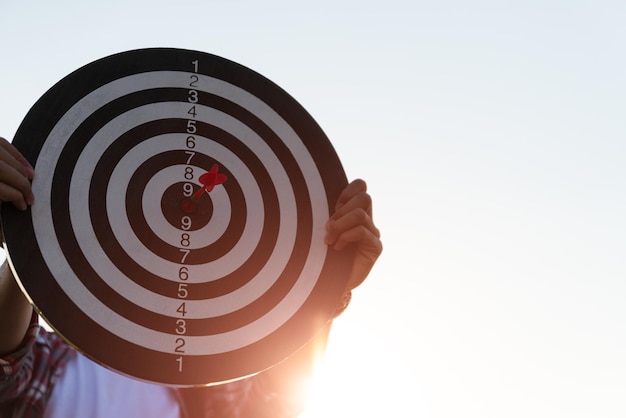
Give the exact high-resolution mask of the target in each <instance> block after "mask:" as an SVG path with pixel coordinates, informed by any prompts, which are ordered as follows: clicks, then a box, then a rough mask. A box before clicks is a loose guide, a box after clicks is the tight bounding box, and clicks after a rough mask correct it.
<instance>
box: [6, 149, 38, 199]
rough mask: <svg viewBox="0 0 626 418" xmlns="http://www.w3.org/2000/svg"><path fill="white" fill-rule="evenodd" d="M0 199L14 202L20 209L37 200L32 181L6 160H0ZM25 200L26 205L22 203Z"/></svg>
mask: <svg viewBox="0 0 626 418" xmlns="http://www.w3.org/2000/svg"><path fill="white" fill-rule="evenodd" d="M0 185H1V186H2V189H1V190H0V201H5V202H13V203H15V205H16V206H17V207H18V208H19V209H25V207H24V205H26V204H28V205H32V204H33V203H34V201H35V197H34V195H33V191H32V189H31V185H30V181H29V179H28V178H27V177H25V176H24V174H23V173H21V172H20V171H18V170H17V169H15V168H14V167H13V166H12V165H10V164H9V163H8V162H6V161H2V160H0ZM22 202H24V205H22Z"/></svg>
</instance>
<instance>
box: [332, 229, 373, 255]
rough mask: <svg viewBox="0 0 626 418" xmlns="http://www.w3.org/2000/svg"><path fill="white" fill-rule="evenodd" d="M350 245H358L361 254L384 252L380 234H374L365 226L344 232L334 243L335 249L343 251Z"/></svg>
mask: <svg viewBox="0 0 626 418" xmlns="http://www.w3.org/2000/svg"><path fill="white" fill-rule="evenodd" d="M350 244H358V245H359V251H360V252H366V253H369V252H372V253H373V254H375V255H377V254H379V253H380V252H379V250H380V251H382V243H381V241H380V236H379V234H376V233H374V232H372V231H371V230H370V229H368V228H366V227H365V226H364V225H358V226H355V227H354V228H351V229H348V230H345V231H342V232H341V233H340V234H339V235H337V237H336V238H335V240H334V242H333V243H332V246H333V249H335V250H337V251H341V250H343V249H344V248H346V247H347V246H348V245H350Z"/></svg>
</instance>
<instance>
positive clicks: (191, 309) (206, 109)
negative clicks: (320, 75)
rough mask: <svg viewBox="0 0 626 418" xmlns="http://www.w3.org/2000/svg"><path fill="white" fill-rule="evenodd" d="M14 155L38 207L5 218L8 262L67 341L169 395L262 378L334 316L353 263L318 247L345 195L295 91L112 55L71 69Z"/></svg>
mask: <svg viewBox="0 0 626 418" xmlns="http://www.w3.org/2000/svg"><path fill="white" fill-rule="evenodd" d="M13 144H14V145H15V146H16V147H17V148H18V149H19V150H20V151H21V152H22V153H23V154H24V156H25V157H26V158H27V159H28V160H29V161H30V162H31V164H32V165H33V166H34V168H35V172H36V175H35V178H34V180H33V183H32V187H33V192H34V194H35V198H36V201H35V203H34V205H32V206H31V207H30V208H29V209H28V210H27V211H24V212H21V211H18V210H16V209H15V208H13V206H12V205H9V204H6V205H3V207H2V223H3V224H2V226H3V229H4V235H5V240H6V251H7V257H8V259H9V261H10V264H11V267H12V269H13V271H14V274H15V275H16V277H17V279H18V281H19V282H20V284H21V286H22V288H23V290H24V292H25V294H26V295H27V297H28V298H29V299H30V301H31V302H32V303H33V305H34V306H35V308H36V310H37V312H38V313H39V314H40V315H42V316H43V317H44V318H45V319H46V320H47V321H48V322H49V323H50V324H51V326H52V327H53V328H54V329H55V330H56V331H57V332H58V333H59V334H60V335H61V336H63V337H64V338H65V339H66V340H67V342H68V343H70V344H71V345H72V346H74V347H76V348H77V349H78V350H79V351H81V352H82V353H84V354H85V355H87V356H88V357H90V358H92V359H94V360H96V361H97V362H99V363H101V364H103V365H104V366H106V367H109V368H111V369H113V370H116V371H118V372H120V373H122V374H125V375H127V376H130V377H134V378H136V379H140V380H144V381H149V382H155V383H159V384H164V385H170V386H194V385H206V384H212V383H219V382H225V381H229V380H234V379H239V378H242V377H246V376H249V375H252V374H255V373H258V372H260V371H263V370H265V369H267V368H269V367H271V366H272V365H274V364H277V363H279V362H280V361H282V360H283V359H285V358H287V357H288V356H289V355H291V354H292V353H293V352H295V351H296V350H297V349H298V348H300V347H301V346H303V345H304V344H306V343H307V342H308V341H309V340H310V339H311V338H313V337H314V336H315V335H316V333H318V332H319V330H320V329H322V328H323V326H324V325H325V323H327V321H328V320H329V319H330V318H331V316H332V313H333V310H334V309H335V307H336V306H337V304H338V301H339V300H340V299H341V295H342V293H343V291H344V289H345V286H346V280H347V272H348V269H349V263H348V262H347V260H346V257H345V256H343V255H342V254H341V253H338V252H335V251H333V250H331V249H329V248H328V247H327V246H326V245H325V244H324V239H323V237H324V231H325V223H326V221H327V220H328V217H329V215H330V213H331V211H332V208H333V207H334V204H335V202H336V200H337V198H338V196H339V193H340V192H341V190H342V189H343V188H344V187H345V185H346V183H347V182H346V177H345V174H344V171H343V168H342V166H341V163H340V161H339V159H338V157H337V155H336V153H335V151H334V149H333V147H332V145H331V143H330V142H329V140H328V138H327V137H326V135H325V134H324V132H323V131H322V129H321V128H320V127H319V126H318V124H317V123H316V122H315V121H314V119H313V118H312V117H311V116H310V114H309V113H307V112H306V111H305V109H304V108H303V107H302V106H301V105H299V104H298V102H297V101H296V100H295V99H293V98H292V97H291V96H290V95H289V94H288V93H286V92H285V91H284V90H282V89H281V88H280V87H278V86H277V85H276V84H274V83H273V82H271V81H270V80H268V79H267V78H265V77H263V76H261V75H260V74H258V73H256V72H255V71H253V70H251V69H249V68H247V67H244V66H242V65H239V64H237V63H235V62H232V61H230V60H227V59H224V58H221V57H218V56H215V55H212V54H208V53H204V52H198V51H191V50H183V49H170V48H154V49H141V50H134V51H127V52H122V53H119V54H115V55H112V56H108V57H105V58H102V59H99V60H97V61H94V62H92V63H90V64H87V65H86V66H84V67H82V68H80V69H78V70H76V71H74V72H73V73H71V74H69V75H68V76H67V77H65V78H63V79H62V80H61V81H59V82H58V83H57V84H56V85H54V86H53V87H52V88H51V89H50V90H49V91H48V92H46V94H44V95H43V96H42V97H41V99H39V101H37V103H35V105H34V106H33V107H32V109H31V110H30V111H29V113H28V114H27V115H26V117H25V119H24V121H23V122H22V124H21V125H20V128H19V129H18V132H17V133H16V135H15V138H14V140H13Z"/></svg>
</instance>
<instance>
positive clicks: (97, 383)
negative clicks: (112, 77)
mask: <svg viewBox="0 0 626 418" xmlns="http://www.w3.org/2000/svg"><path fill="white" fill-rule="evenodd" d="M34 176H35V172H34V169H33V167H32V166H31V165H30V164H29V163H28V161H26V159H25V158H24V157H23V156H22V155H21V154H20V152H19V151H18V150H17V149H16V148H15V147H14V146H13V145H12V144H11V143H9V142H8V141H7V140H5V139H4V138H0V204H12V205H14V206H15V207H16V208H18V209H20V210H26V209H27V208H28V206H29V205H32V204H34V202H35V198H36V196H34V195H33V192H32V190H31V184H30V182H31V181H32V179H33V178H34ZM0 238H1V235H0ZM325 241H326V243H327V244H328V245H329V246H332V247H333V248H335V249H336V250H342V249H344V248H346V247H348V246H353V247H355V249H356V251H355V252H354V254H355V256H354V261H353V266H352V270H351V273H350V277H349V278H347V283H348V285H347V288H346V297H344V299H343V300H344V301H348V300H349V297H348V296H349V295H350V294H351V291H352V289H354V288H355V287H357V286H358V285H360V284H361V283H362V282H363V281H364V280H365V278H366V277H367V275H368V274H369V272H370V270H371V268H372V266H373V265H374V263H375V262H376V260H377V259H378V257H379V255H380V254H381V252H382V243H381V240H380V233H379V231H378V229H377V227H376V226H375V224H374V222H373V220H372V199H371V197H370V195H369V194H368V193H367V190H366V183H365V182H364V181H363V180H355V181H353V182H351V183H350V184H348V186H346V188H345V189H344V190H343V192H342V193H341V194H340V196H339V199H338V201H337V204H336V207H335V210H334V213H333V214H332V215H331V216H330V219H329V221H328V223H327V225H326V235H325ZM344 308H345V306H340V307H338V309H337V312H340V311H341V310H342V309H344ZM37 321H38V317H37V315H36V314H35V312H34V310H33V308H32V306H31V305H30V304H29V302H28V301H27V299H26V297H25V296H24V294H23V293H22V292H21V290H20V289H19V287H18V285H17V282H16V281H15V279H14V277H13V275H12V273H11V270H10V268H9V267H8V266H7V263H6V262H5V263H4V264H3V265H2V266H1V267H0V418H5V417H54V418H61V417H62V418H71V417H80V418H92V417H93V418H98V417H106V418H111V417H133V418H137V417H149V418H153V417H159V418H174V417H185V418H198V417H207V418H226V417H242V418H243V417H245V418H260V417H272V418H282V417H297V416H298V415H299V414H300V413H301V412H302V410H303V409H304V407H305V401H306V400H305V399H302V396H301V393H303V391H302V390H300V389H301V387H303V385H304V384H306V382H307V381H308V380H309V379H310V377H311V374H312V372H313V366H314V361H315V358H316V357H317V355H318V353H319V349H320V347H322V348H323V347H325V342H326V337H327V335H328V332H329V330H330V327H331V323H332V321H331V322H329V323H328V324H327V326H326V327H325V328H324V330H322V331H321V332H320V333H319V335H318V336H317V337H315V338H314V339H313V341H311V342H310V343H308V344H307V345H305V346H304V347H303V348H301V349H300V350H299V351H298V352H297V353H295V354H294V355H292V356H290V357H289V358H288V359H286V360H285V361H283V362H281V363H280V364H278V365H276V366H274V367H272V368H270V369H269V370H266V371H264V372H261V373H259V374H257V375H255V376H252V377H249V378H245V379H241V380H238V381H236V382H231V383H225V384H222V385H215V386H210V387H207V388H191V389H174V388H169V387H165V386H160V385H156V384H151V383H146V382H141V381H138V380H135V379H131V378H128V377H125V376H122V375H121V374H118V373H115V372H112V371H110V370H108V369H106V368H105V367H103V366H100V365H98V364H96V363H94V362H92V361H91V360H89V359H87V358H86V357H85V356H83V355H81V354H79V353H77V352H76V351H75V350H74V349H73V348H71V347H69V346H68V345H67V344H66V343H65V342H64V341H63V340H62V339H61V338H60V337H59V336H58V335H57V334H54V333H52V332H48V331H46V330H44V329H43V328H41V327H39V325H38V322H37Z"/></svg>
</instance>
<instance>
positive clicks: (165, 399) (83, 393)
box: [44, 354, 180, 418]
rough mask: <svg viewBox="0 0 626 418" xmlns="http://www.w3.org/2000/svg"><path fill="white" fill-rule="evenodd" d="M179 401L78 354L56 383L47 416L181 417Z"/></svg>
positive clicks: (61, 417)
mask: <svg viewBox="0 0 626 418" xmlns="http://www.w3.org/2000/svg"><path fill="white" fill-rule="evenodd" d="M179 414H180V411H179V406H178V403H177V402H176V399H175V397H174V395H173V393H172V391H171V390H169V389H167V388H166V387H164V386H159V385H156V384H152V383H146V382H141V381H138V380H135V379H131V378H128V377H125V376H122V375H121V374H118V373H116V372H113V371H111V370H109V369H107V368H105V367H102V366H100V365H98V364H97V363H95V362H93V361H91V360H89V359H88V358H86V357H85V356H83V355H81V354H78V355H76V356H75V357H74V359H72V360H71V361H70V362H69V363H68V364H67V368H66V370H65V376H64V378H63V379H60V381H59V382H58V383H57V384H56V385H55V387H54V389H53V391H52V395H51V398H50V401H49V403H48V406H47V408H46V412H45V414H44V417H45V418H69V417H80V418H126V417H129V418H131V417H132V418H144V417H145V418H154V417H159V418H178V417H179Z"/></svg>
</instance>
